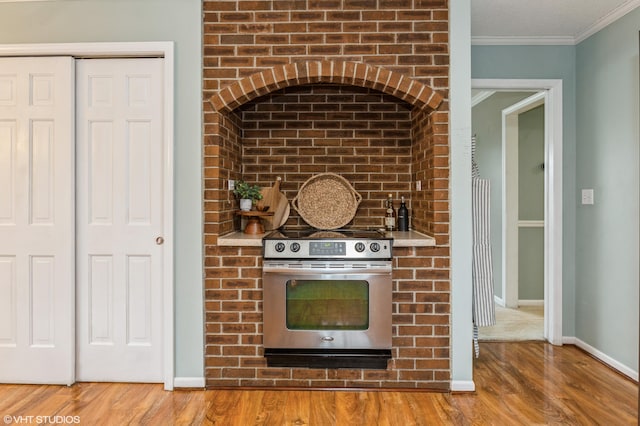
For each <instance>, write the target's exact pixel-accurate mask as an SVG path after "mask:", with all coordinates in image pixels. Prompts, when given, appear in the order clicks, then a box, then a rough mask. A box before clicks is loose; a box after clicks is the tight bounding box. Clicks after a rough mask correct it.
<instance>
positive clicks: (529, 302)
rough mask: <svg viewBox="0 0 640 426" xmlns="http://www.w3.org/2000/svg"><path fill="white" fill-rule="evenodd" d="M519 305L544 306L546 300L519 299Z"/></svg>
mask: <svg viewBox="0 0 640 426" xmlns="http://www.w3.org/2000/svg"><path fill="white" fill-rule="evenodd" d="M518 306H544V300H531V299H523V300H518Z"/></svg>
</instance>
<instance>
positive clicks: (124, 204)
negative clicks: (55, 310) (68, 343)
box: [76, 59, 164, 382]
mask: <svg viewBox="0 0 640 426" xmlns="http://www.w3.org/2000/svg"><path fill="white" fill-rule="evenodd" d="M76 80H77V89H76V90H77V97H76V99H77V105H76V108H77V118H76V120H77V123H76V126H77V131H76V137H77V143H76V157H77V160H76V164H77V200H76V206H77V233H78V239H77V241H78V244H77V260H76V262H77V271H78V273H77V296H76V297H77V368H76V373H77V380H78V381H123V382H162V381H163V369H162V367H163V363H162V347H163V346H162V318H163V315H162V288H163V283H162V279H163V277H162V267H163V265H162V249H163V246H162V235H163V234H162V223H163V217H162V216H163V215H162V212H163V192H162V189H163V158H164V157H163V150H162V141H163V135H162V129H163V125H162V114H163V110H162V105H163V99H162V59H135V60H130V59H88V60H78V61H77V67H76Z"/></svg>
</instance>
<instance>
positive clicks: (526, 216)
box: [518, 105, 544, 300]
mask: <svg viewBox="0 0 640 426" xmlns="http://www.w3.org/2000/svg"><path fill="white" fill-rule="evenodd" d="M518 142H519V144H518V219H519V220H524V221H527V220H532V221H538V220H541V221H543V220H544V168H543V167H544V166H543V165H544V105H541V106H539V107H537V108H534V109H532V110H530V111H527V112H524V113H522V114H520V115H519V116H518ZM541 166H542V167H541ZM518 300H544V228H542V227H537V228H527V227H521V228H519V229H518Z"/></svg>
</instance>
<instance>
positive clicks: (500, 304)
mask: <svg viewBox="0 0 640 426" xmlns="http://www.w3.org/2000/svg"><path fill="white" fill-rule="evenodd" d="M493 301H494V302H495V303H496V305H499V306H502V307H504V300H502V298H501V297H498V296H496V295H495V294H494V295H493Z"/></svg>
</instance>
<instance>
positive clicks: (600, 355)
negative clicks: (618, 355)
mask: <svg viewBox="0 0 640 426" xmlns="http://www.w3.org/2000/svg"><path fill="white" fill-rule="evenodd" d="M562 343H563V344H566V345H576V346H577V347H579V348H580V349H582V350H583V351H585V352H587V353H589V354H590V355H592V356H594V357H595V358H597V359H599V360H600V361H602V362H603V363H605V364H607V365H608V366H609V367H611V368H613V369H614V370H616V371H618V372H620V373H621V374H624V375H625V376H627V377H629V378H631V379H633V380H635V381H636V382H637V381H638V372H637V371H635V370H633V369H632V368H631V367H628V366H626V365H624V364H622V363H621V362H619V361H616V360H615V359H613V358H611V357H610V356H609V355H607V354H605V353H604V352H601V351H599V350H598V349H596V348H594V347H593V346H591V345H590V344H588V343H585V342H583V341H582V340H580V339H578V338H577V337H563V338H562Z"/></svg>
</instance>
